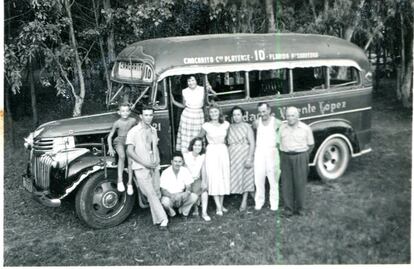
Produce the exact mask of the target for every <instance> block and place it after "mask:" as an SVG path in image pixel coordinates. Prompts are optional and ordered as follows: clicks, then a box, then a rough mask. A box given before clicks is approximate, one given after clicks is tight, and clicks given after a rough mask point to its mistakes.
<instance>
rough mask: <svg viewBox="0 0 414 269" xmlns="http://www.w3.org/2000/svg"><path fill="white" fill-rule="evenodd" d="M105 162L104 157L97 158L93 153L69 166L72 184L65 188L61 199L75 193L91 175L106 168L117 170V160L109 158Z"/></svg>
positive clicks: (68, 173)
mask: <svg viewBox="0 0 414 269" xmlns="http://www.w3.org/2000/svg"><path fill="white" fill-rule="evenodd" d="M105 161H106V164H105ZM105 161H104V157H103V156H102V155H100V156H96V155H94V154H93V153H87V154H85V155H83V156H80V157H78V158H77V159H76V160H74V161H73V162H72V163H71V164H70V165H69V167H68V171H67V180H68V181H69V182H70V185H69V186H68V187H67V188H65V191H64V193H63V194H62V195H61V196H60V197H59V199H63V198H65V197H66V196H67V195H68V194H70V193H71V192H72V191H74V190H75V189H76V188H77V187H78V186H79V185H80V184H81V183H82V182H83V181H84V179H85V178H87V177H89V176H90V175H91V174H93V173H96V172H97V171H100V170H103V169H104V168H105V167H106V168H107V169H116V168H117V165H116V163H115V158H113V157H109V156H108V157H106V160H105Z"/></svg>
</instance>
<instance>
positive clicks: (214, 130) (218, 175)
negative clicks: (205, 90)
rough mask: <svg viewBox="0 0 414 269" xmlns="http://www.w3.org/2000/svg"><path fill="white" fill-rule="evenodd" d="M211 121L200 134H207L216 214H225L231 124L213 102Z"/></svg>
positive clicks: (208, 170)
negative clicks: (226, 141)
mask: <svg viewBox="0 0 414 269" xmlns="http://www.w3.org/2000/svg"><path fill="white" fill-rule="evenodd" d="M208 113H209V121H208V122H206V123H204V124H203V126H202V129H201V133H200V136H206V138H207V141H208V145H207V151H206V159H205V169H206V178H207V186H208V194H209V195H212V196H213V198H214V202H215V204H216V214H217V215H219V216H222V215H223V212H227V209H226V208H224V206H223V200H224V195H228V194H230V160H229V153H228V149H227V146H226V144H225V139H226V136H227V131H228V129H229V126H230V124H229V123H228V122H227V121H224V120H223V117H222V115H221V112H220V109H219V107H218V106H217V105H215V104H213V105H211V106H210V107H209V109H208Z"/></svg>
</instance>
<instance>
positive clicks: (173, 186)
mask: <svg viewBox="0 0 414 269" xmlns="http://www.w3.org/2000/svg"><path fill="white" fill-rule="evenodd" d="M183 164H184V160H183V156H182V155H181V153H180V152H177V153H174V154H173V159H172V161H171V166H170V167H168V168H167V169H165V170H164V172H162V174H161V179H160V187H161V194H162V197H161V204H162V205H163V207H164V209H165V211H166V212H167V214H168V215H169V216H170V217H174V216H175V215H176V212H175V210H174V208H178V213H180V214H181V215H182V217H183V219H184V220H186V219H187V216H188V214H189V213H190V210H191V207H192V206H193V205H194V203H195V202H196V201H197V199H198V197H197V195H196V194H195V193H192V192H191V191H190V190H191V184H192V183H193V177H192V176H191V173H190V171H189V170H188V169H187V168H186V167H183Z"/></svg>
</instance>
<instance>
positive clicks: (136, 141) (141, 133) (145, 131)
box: [125, 122, 158, 170]
mask: <svg viewBox="0 0 414 269" xmlns="http://www.w3.org/2000/svg"><path fill="white" fill-rule="evenodd" d="M153 139H155V140H156V141H158V136H157V130H156V129H155V128H153V127H149V128H148V127H146V126H145V124H144V123H143V122H139V123H138V124H137V125H135V126H134V127H132V128H131V130H129V132H128V134H127V138H126V142H125V144H126V145H133V146H134V147H135V149H134V150H135V153H136V154H137V155H139V156H140V157H141V158H143V159H144V160H145V161H147V162H151V159H152V157H153V156H152V154H153V153H152V145H151V144H152V141H153ZM141 168H145V166H143V165H142V164H140V163H138V162H136V161H135V160H133V159H132V169H133V170H135V169H141Z"/></svg>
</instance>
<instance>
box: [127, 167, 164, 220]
mask: <svg viewBox="0 0 414 269" xmlns="http://www.w3.org/2000/svg"><path fill="white" fill-rule="evenodd" d="M134 174H135V178H136V182H137V184H138V187H139V189H140V190H141V192H142V193H143V194H144V195H145V196H146V197H147V200H148V203H149V205H150V210H151V216H152V222H153V223H154V224H159V223H161V222H162V221H163V220H168V217H167V214H166V213H165V211H164V208H163V207H162V204H161V201H160V199H159V198H158V194H157V191H156V190H155V189H156V187H154V185H157V184H159V183H158V182H154V180H153V178H152V176H153V174H152V173H151V170H149V169H146V168H141V169H136V170H134ZM158 186H159V185H158ZM159 191H160V190H158V192H159Z"/></svg>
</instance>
